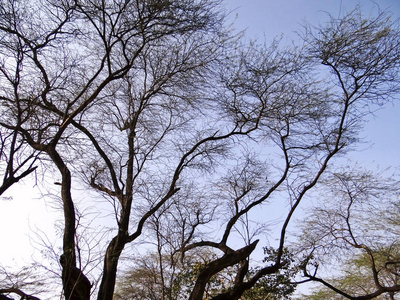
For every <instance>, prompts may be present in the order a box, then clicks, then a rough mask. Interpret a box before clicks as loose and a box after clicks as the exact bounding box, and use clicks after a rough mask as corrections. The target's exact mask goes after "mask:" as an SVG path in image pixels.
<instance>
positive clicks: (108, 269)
mask: <svg viewBox="0 0 400 300" xmlns="http://www.w3.org/2000/svg"><path fill="white" fill-rule="evenodd" d="M125 243H126V236H125V237H122V236H119V235H118V236H116V237H114V238H113V240H112V241H111V242H110V244H109V245H108V248H107V252H106V255H105V258H104V270H103V277H102V280H101V284H100V288H99V294H98V296H97V299H98V300H112V299H113V295H114V289H115V281H116V277H117V268H118V261H119V258H120V256H121V253H122V250H123V249H124V246H125Z"/></svg>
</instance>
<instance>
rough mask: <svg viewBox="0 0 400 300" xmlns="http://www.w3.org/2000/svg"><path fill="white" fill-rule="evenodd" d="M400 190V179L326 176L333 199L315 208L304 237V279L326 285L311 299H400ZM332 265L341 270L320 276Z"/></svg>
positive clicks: (357, 173) (360, 173)
mask: <svg viewBox="0 0 400 300" xmlns="http://www.w3.org/2000/svg"><path fill="white" fill-rule="evenodd" d="M399 188H400V186H399V181H398V177H397V176H395V175H393V174H390V175H389V176H388V177H387V176H383V175H382V174H376V173H373V172H371V171H365V170H349V169H348V168H347V169H346V170H344V171H342V172H340V171H339V172H335V173H334V174H332V176H331V177H327V178H326V189H325V195H327V196H328V199H330V200H327V201H326V202H325V203H324V204H320V205H319V206H317V207H316V208H315V209H313V211H312V212H311V213H310V215H309V216H308V218H307V219H308V221H307V222H305V223H304V227H303V234H302V236H301V241H302V246H301V248H302V249H303V250H304V253H305V257H306V259H305V263H304V265H303V266H302V269H303V273H304V276H305V277H306V278H307V279H306V280H307V281H314V282H319V283H321V284H322V286H321V288H320V289H319V290H317V291H316V292H315V293H314V294H313V295H312V296H316V297H321V296H322V295H326V297H329V296H327V295H332V294H335V293H336V294H337V295H336V296H332V297H335V299H375V298H376V299H395V298H394V297H395V295H396V294H398V293H399V292H400V285H399V279H400V277H399V276H400V274H399V272H398V268H399V235H398V226H399V223H398V212H399V203H398V192H399ZM332 204H335V205H332ZM332 261H335V264H339V266H340V267H339V268H334V269H338V272H339V271H341V272H339V273H338V275H336V276H329V277H327V276H326V275H325V276H323V274H319V273H320V272H319V271H318V270H319V269H320V268H322V267H324V266H329V265H330V264H332ZM322 287H324V288H322Z"/></svg>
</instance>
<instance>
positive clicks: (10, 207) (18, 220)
mask: <svg viewBox="0 0 400 300" xmlns="http://www.w3.org/2000/svg"><path fill="white" fill-rule="evenodd" d="M357 4H359V5H361V7H362V8H363V10H364V12H365V13H366V14H368V13H370V12H371V10H372V11H376V10H377V9H378V6H379V8H380V9H381V10H384V9H388V10H389V11H391V12H392V13H393V15H394V17H395V18H400V0H376V1H375V3H374V2H372V1H369V0H363V1H356V0H343V1H341V0H225V1H224V2H223V5H224V6H225V7H226V10H227V11H229V12H230V17H231V18H232V20H233V19H235V25H234V27H235V28H236V29H237V30H238V31H239V30H243V29H246V30H247V35H248V36H249V37H250V38H258V39H259V40H260V41H263V40H264V39H265V40H266V41H271V40H272V39H273V38H274V37H276V36H280V35H281V33H283V34H284V39H288V40H290V39H296V38H297V34H296V31H298V30H300V29H301V26H300V24H301V23H302V22H304V21H307V22H310V23H311V24H318V23H323V22H324V20H326V18H327V13H329V14H331V15H333V16H340V15H341V14H343V13H345V12H346V11H349V10H351V9H353V8H354V7H355V6H356V5H357ZM397 102H400V99H398V101H397ZM399 115H400V103H394V105H393V106H388V107H387V108H386V109H383V110H381V111H379V112H377V113H376V116H375V117H374V118H371V120H370V122H369V123H368V124H367V125H366V127H365V130H364V132H363V136H364V137H365V140H367V141H370V142H369V144H366V145H365V150H364V151H362V152H361V153H358V154H357V159H358V160H359V161H361V162H362V163H367V164H370V163H371V164H372V163H376V164H378V165H381V166H389V165H391V166H400V155H399V153H398V149H399V148H400V121H399V120H400V118H398V116H399ZM11 195H12V196H13V198H12V199H11V198H7V197H8V196H11ZM16 210H18V211H19V212H20V214H19V215H18V216H16V215H15V211H16ZM56 216H57V214H56V213H55V210H54V209H53V208H51V207H49V206H48V205H46V202H45V201H44V199H43V197H41V196H40V191H38V190H37V189H36V188H34V183H32V182H25V183H22V184H18V185H17V186H14V187H12V188H11V189H10V191H9V192H8V193H7V195H6V196H5V197H2V198H1V199H0V241H2V242H1V245H0V259H1V263H5V261H7V264H8V265H15V264H18V265H22V264H24V263H27V262H29V261H30V257H31V256H32V255H33V253H34V252H35V251H34V250H33V247H32V246H33V245H32V242H31V241H32V240H31V237H34V236H35V234H34V232H35V231H36V229H35V228H50V227H51V228H54V220H55V218H56Z"/></svg>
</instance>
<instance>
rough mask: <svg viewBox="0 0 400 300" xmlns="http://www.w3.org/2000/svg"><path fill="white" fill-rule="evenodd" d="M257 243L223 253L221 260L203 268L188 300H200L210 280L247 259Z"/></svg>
mask: <svg viewBox="0 0 400 300" xmlns="http://www.w3.org/2000/svg"><path fill="white" fill-rule="evenodd" d="M257 243H258V240H257V241H255V242H253V243H252V244H250V245H248V246H246V247H243V248H241V249H239V250H236V251H233V252H229V253H225V254H224V256H222V257H221V258H219V259H217V260H214V261H212V262H210V263H209V264H207V265H206V266H205V268H204V269H203V270H202V271H201V272H200V274H199V276H198V279H197V281H196V284H195V286H194V288H193V291H192V293H191V294H190V298H189V300H202V299H203V294H204V290H205V288H206V285H207V283H208V281H209V280H210V278H211V277H212V276H213V275H215V274H217V273H218V272H220V271H222V270H223V269H225V268H227V267H229V266H233V265H235V264H237V263H239V262H240V261H243V260H244V259H246V258H247V257H249V255H250V254H251V253H252V252H253V250H254V249H255V247H256V246H257Z"/></svg>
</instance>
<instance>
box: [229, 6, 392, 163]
mask: <svg viewBox="0 0 400 300" xmlns="http://www.w3.org/2000/svg"><path fill="white" fill-rule="evenodd" d="M224 5H225V7H226V10H227V11H228V12H230V17H231V18H232V19H235V20H236V21H235V25H234V27H235V28H236V29H237V30H243V29H246V34H247V36H249V37H250V38H257V39H259V40H260V42H263V41H264V40H266V42H268V41H271V40H272V39H273V38H274V37H277V36H280V35H281V34H283V37H284V41H290V40H293V39H296V38H297V37H298V35H297V33H296V31H300V30H301V24H302V23H304V22H309V23H311V24H313V25H318V24H323V23H324V21H326V20H327V18H328V16H329V14H330V15H332V16H334V17H339V16H342V15H343V14H345V13H346V12H348V11H350V10H352V9H354V8H355V7H356V6H357V5H359V6H360V7H361V8H362V10H363V13H364V14H365V16H368V15H370V14H372V15H373V14H376V13H377V12H378V10H381V11H383V10H388V11H390V12H391V13H392V16H393V19H397V20H399V19H400V0H376V1H375V2H373V1H370V0H278V1H277V0H275V1H273V0H225V1H224ZM393 104H394V105H390V104H389V105H387V106H386V107H385V108H384V109H382V110H380V111H378V112H377V113H376V114H375V116H373V117H372V116H371V117H370V119H369V122H368V123H367V124H366V126H365V129H364V132H363V133H362V137H364V140H365V141H366V142H367V143H366V144H364V145H363V146H362V149H363V151H362V152H361V153H357V154H354V155H353V156H354V157H355V159H356V160H358V161H359V162H361V163H363V164H375V165H380V166H381V167H386V166H400V155H399V152H398V149H400V118H399V116H400V95H399V97H398V98H397V99H396V101H395V102H394V103H393Z"/></svg>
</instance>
